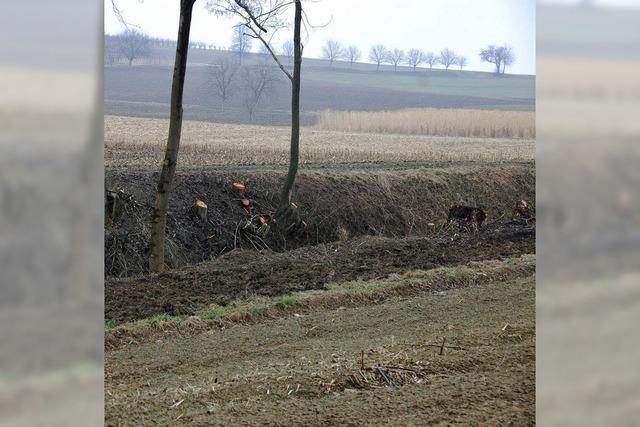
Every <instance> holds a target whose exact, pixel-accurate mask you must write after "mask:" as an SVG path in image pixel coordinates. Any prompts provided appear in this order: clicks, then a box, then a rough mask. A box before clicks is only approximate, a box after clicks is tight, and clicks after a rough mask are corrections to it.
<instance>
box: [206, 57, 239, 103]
mask: <svg viewBox="0 0 640 427" xmlns="http://www.w3.org/2000/svg"><path fill="white" fill-rule="evenodd" d="M238 68H239V64H238V62H237V61H234V60H232V59H231V58H229V57H226V56H224V57H221V58H220V59H218V61H217V62H216V63H215V64H212V65H211V73H210V82H211V85H212V86H213V88H214V89H215V91H216V94H217V95H218V97H219V98H220V102H221V104H222V111H223V112H224V106H225V103H226V102H227V99H229V98H230V97H231V94H232V88H233V84H234V81H235V77H236V73H237V72H238Z"/></svg>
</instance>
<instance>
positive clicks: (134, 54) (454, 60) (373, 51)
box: [105, 25, 516, 74]
mask: <svg viewBox="0 0 640 427" xmlns="http://www.w3.org/2000/svg"><path fill="white" fill-rule="evenodd" d="M253 40H254V37H252V35H251V34H250V33H246V32H245V27H244V26H243V25H238V26H236V27H234V29H233V34H232V38H231V44H230V46H229V47H228V48H224V47H217V46H213V45H210V44H206V43H203V42H189V48H190V49H212V50H228V51H231V52H234V53H236V54H237V55H238V58H239V61H240V63H242V59H243V57H244V55H245V54H247V53H249V52H251V51H252V47H253ZM175 43H176V42H175V41H172V40H169V39H161V38H152V37H149V36H147V35H146V34H145V33H143V32H141V31H138V30H136V29H133V28H127V29H126V30H125V31H123V32H122V33H120V34H116V35H107V36H105V62H106V63H107V64H110V65H111V64H114V63H115V62H117V60H118V58H120V57H122V58H124V59H126V60H127V61H128V64H129V65H131V64H132V63H133V61H134V60H135V59H136V58H146V57H149V56H150V55H151V47H152V46H162V47H175ZM293 51H294V46H293V42H292V41H291V40H286V41H285V42H283V43H282V44H281V45H279V46H274V45H272V44H271V43H269V42H267V43H260V44H259V48H258V53H261V54H263V55H267V56H270V55H271V53H270V52H273V53H274V54H276V55H279V56H282V57H284V58H286V60H287V63H288V65H289V66H290V65H291V60H292V58H293ZM362 55H363V53H362V51H361V50H360V48H358V46H356V45H348V46H343V45H342V44H341V43H340V42H339V41H337V40H333V39H330V40H327V41H326V42H325V44H324V45H323V46H322V53H321V58H322V59H325V60H327V61H329V65H330V66H333V64H334V62H336V61H346V62H348V63H349V66H350V67H353V64H355V63H356V62H358V61H359V60H360V59H361V58H362ZM479 56H480V60H481V61H482V62H487V63H491V64H493V65H494V66H495V67H496V73H497V74H505V71H506V68H507V67H508V66H511V65H513V64H514V63H515V60H516V57H515V53H514V51H513V48H512V47H511V46H509V45H506V44H505V45H502V46H497V45H489V46H487V47H485V48H483V49H481V50H480V53H479ZM367 59H368V60H369V61H370V62H371V63H373V64H375V65H376V70H380V66H381V65H382V64H389V65H393V69H394V71H397V70H398V66H400V65H408V66H410V67H411V68H412V69H413V71H416V69H417V68H418V67H420V66H421V65H423V64H424V65H428V66H429V69H433V67H434V66H437V65H442V66H443V67H444V68H445V70H449V68H451V67H452V66H457V67H459V68H460V71H462V69H463V68H464V67H466V66H467V65H468V58H467V57H466V56H464V55H459V54H457V53H456V52H455V51H453V50H452V49H450V48H444V49H442V50H440V52H439V53H437V54H436V53H434V52H425V51H423V50H422V49H415V48H414V49H409V50H407V51H406V52H405V50H403V49H398V48H393V49H389V48H387V47H386V46H384V45H382V44H376V45H373V46H371V48H370V50H369V55H368V57H367Z"/></svg>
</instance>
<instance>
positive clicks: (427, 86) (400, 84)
mask: <svg viewBox="0 0 640 427" xmlns="http://www.w3.org/2000/svg"><path fill="white" fill-rule="evenodd" d="M304 77H305V78H307V79H309V80H318V81H325V82H332V83H341V84H348V85H354V86H368V87H377V88H382V89H394V90H403V91H407V92H421V93H433V94H438V95H457V96H478V97H483V98H498V99H523V98H524V99H532V98H534V97H535V91H536V83H535V76H523V75H505V76H500V77H498V76H495V75H493V74H490V73H480V72H474V71H462V72H460V71H458V70H449V71H444V70H435V69H434V70H432V71H425V70H418V71H416V72H415V73H413V72H407V71H398V72H397V73H396V72H393V71H381V72H350V71H349V70H345V69H341V68H336V69H335V70H333V71H329V70H326V68H323V69H322V71H320V70H317V71H316V70H310V71H307V72H306V73H305V76H304Z"/></svg>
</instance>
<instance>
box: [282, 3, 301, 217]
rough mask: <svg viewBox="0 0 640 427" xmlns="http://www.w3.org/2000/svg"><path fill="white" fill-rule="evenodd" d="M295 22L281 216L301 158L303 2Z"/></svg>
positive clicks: (291, 189) (289, 197)
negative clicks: (288, 131) (287, 163)
mask: <svg viewBox="0 0 640 427" xmlns="http://www.w3.org/2000/svg"><path fill="white" fill-rule="evenodd" d="M295 5H296V6H295V9H296V10H295V21H294V29H293V75H292V77H293V78H292V79H291V153H290V159H289V172H288V173H287V178H286V180H285V182H284V187H283V188H282V194H281V196H280V208H279V211H280V215H282V214H284V213H286V212H287V211H288V210H289V209H290V207H291V194H292V192H293V184H294V182H295V180H296V174H297V173H298V161H299V158H300V70H301V68H302V44H301V42H300V26H301V23H302V4H301V0H295Z"/></svg>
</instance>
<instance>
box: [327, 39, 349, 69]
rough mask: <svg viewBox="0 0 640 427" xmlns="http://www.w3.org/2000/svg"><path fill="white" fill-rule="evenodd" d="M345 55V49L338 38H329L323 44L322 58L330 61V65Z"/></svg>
mask: <svg viewBox="0 0 640 427" xmlns="http://www.w3.org/2000/svg"><path fill="white" fill-rule="evenodd" d="M343 55H344V49H343V47H342V45H341V44H340V42H338V41H336V40H327V41H326V42H325V44H324V46H322V58H324V59H326V60H327V61H329V65H330V66H333V62H334V61H336V60H338V59H340V58H342V56H343Z"/></svg>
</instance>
